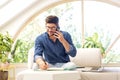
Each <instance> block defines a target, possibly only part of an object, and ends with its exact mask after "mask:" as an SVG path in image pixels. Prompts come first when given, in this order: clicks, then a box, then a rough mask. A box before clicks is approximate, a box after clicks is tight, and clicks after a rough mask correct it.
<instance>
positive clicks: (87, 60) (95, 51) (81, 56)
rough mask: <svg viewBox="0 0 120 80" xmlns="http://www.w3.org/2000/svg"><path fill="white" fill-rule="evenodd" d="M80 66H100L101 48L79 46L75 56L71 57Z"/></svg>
mask: <svg viewBox="0 0 120 80" xmlns="http://www.w3.org/2000/svg"><path fill="white" fill-rule="evenodd" d="M71 61H72V62H74V63H75V64H76V65H77V66H79V67H100V66H101V52H100V49H99V48H79V49H77V54H76V56H75V57H74V58H71Z"/></svg>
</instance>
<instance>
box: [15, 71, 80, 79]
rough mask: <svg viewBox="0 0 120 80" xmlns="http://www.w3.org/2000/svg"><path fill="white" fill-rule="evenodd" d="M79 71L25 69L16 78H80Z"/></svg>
mask: <svg viewBox="0 0 120 80" xmlns="http://www.w3.org/2000/svg"><path fill="white" fill-rule="evenodd" d="M80 79H81V77H80V74H79V72H78V71H33V70H25V71H22V72H20V73H19V74H18V75H17V78H16V80H80Z"/></svg>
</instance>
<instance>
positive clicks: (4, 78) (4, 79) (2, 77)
mask: <svg viewBox="0 0 120 80" xmlns="http://www.w3.org/2000/svg"><path fill="white" fill-rule="evenodd" d="M0 80H8V71H0Z"/></svg>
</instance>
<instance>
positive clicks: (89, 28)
mask: <svg viewBox="0 0 120 80" xmlns="http://www.w3.org/2000/svg"><path fill="white" fill-rule="evenodd" d="M81 6H82V5H81V1H74V2H68V3H64V4H61V5H58V6H55V7H52V8H49V9H48V10H47V11H45V12H43V13H42V14H40V15H38V16H37V17H36V18H35V19H33V20H32V21H31V22H30V23H29V24H28V25H27V27H26V28H25V29H24V31H23V32H22V33H21V35H20V38H21V39H24V40H26V41H30V40H31V42H34V39H35V38H36V36H37V35H39V34H41V33H42V32H44V31H45V25H44V19H45V17H46V16H48V15H50V14H55V15H57V16H58V17H59V18H60V28H61V30H66V31H68V32H69V33H70V34H71V35H72V39H73V42H74V44H75V46H76V47H77V48H81V47H82V28H83V26H82V24H84V32H85V33H84V34H85V35H84V36H85V38H86V37H89V36H92V35H93V34H94V33H95V32H97V33H98V36H99V40H100V42H101V43H102V44H103V46H104V48H105V49H106V50H107V49H108V48H109V47H110V46H111V44H113V43H114V45H112V47H111V48H110V51H108V53H107V56H106V58H104V59H103V63H120V61H119V60H120V50H119V49H118V46H119V45H120V39H119V38H120V37H119V36H120V32H119V29H118V27H119V26H120V23H119V19H120V16H119V14H120V8H119V7H116V6H113V5H110V4H107V3H103V2H96V1H84V6H83V9H84V17H83V18H84V23H82V14H81V13H82V10H81ZM23 34H24V35H23ZM25 34H26V35H27V38H26V35H25ZM31 37H32V39H31ZM117 37H118V38H117ZM116 38H117V40H116ZM115 40H116V42H114V41H115Z"/></svg>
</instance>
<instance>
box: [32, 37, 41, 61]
mask: <svg viewBox="0 0 120 80" xmlns="http://www.w3.org/2000/svg"><path fill="white" fill-rule="evenodd" d="M42 53H43V46H42V43H41V40H40V38H39V37H37V38H36V40H35V51H34V62H35V61H36V59H37V58H42V55H43V54H42Z"/></svg>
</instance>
